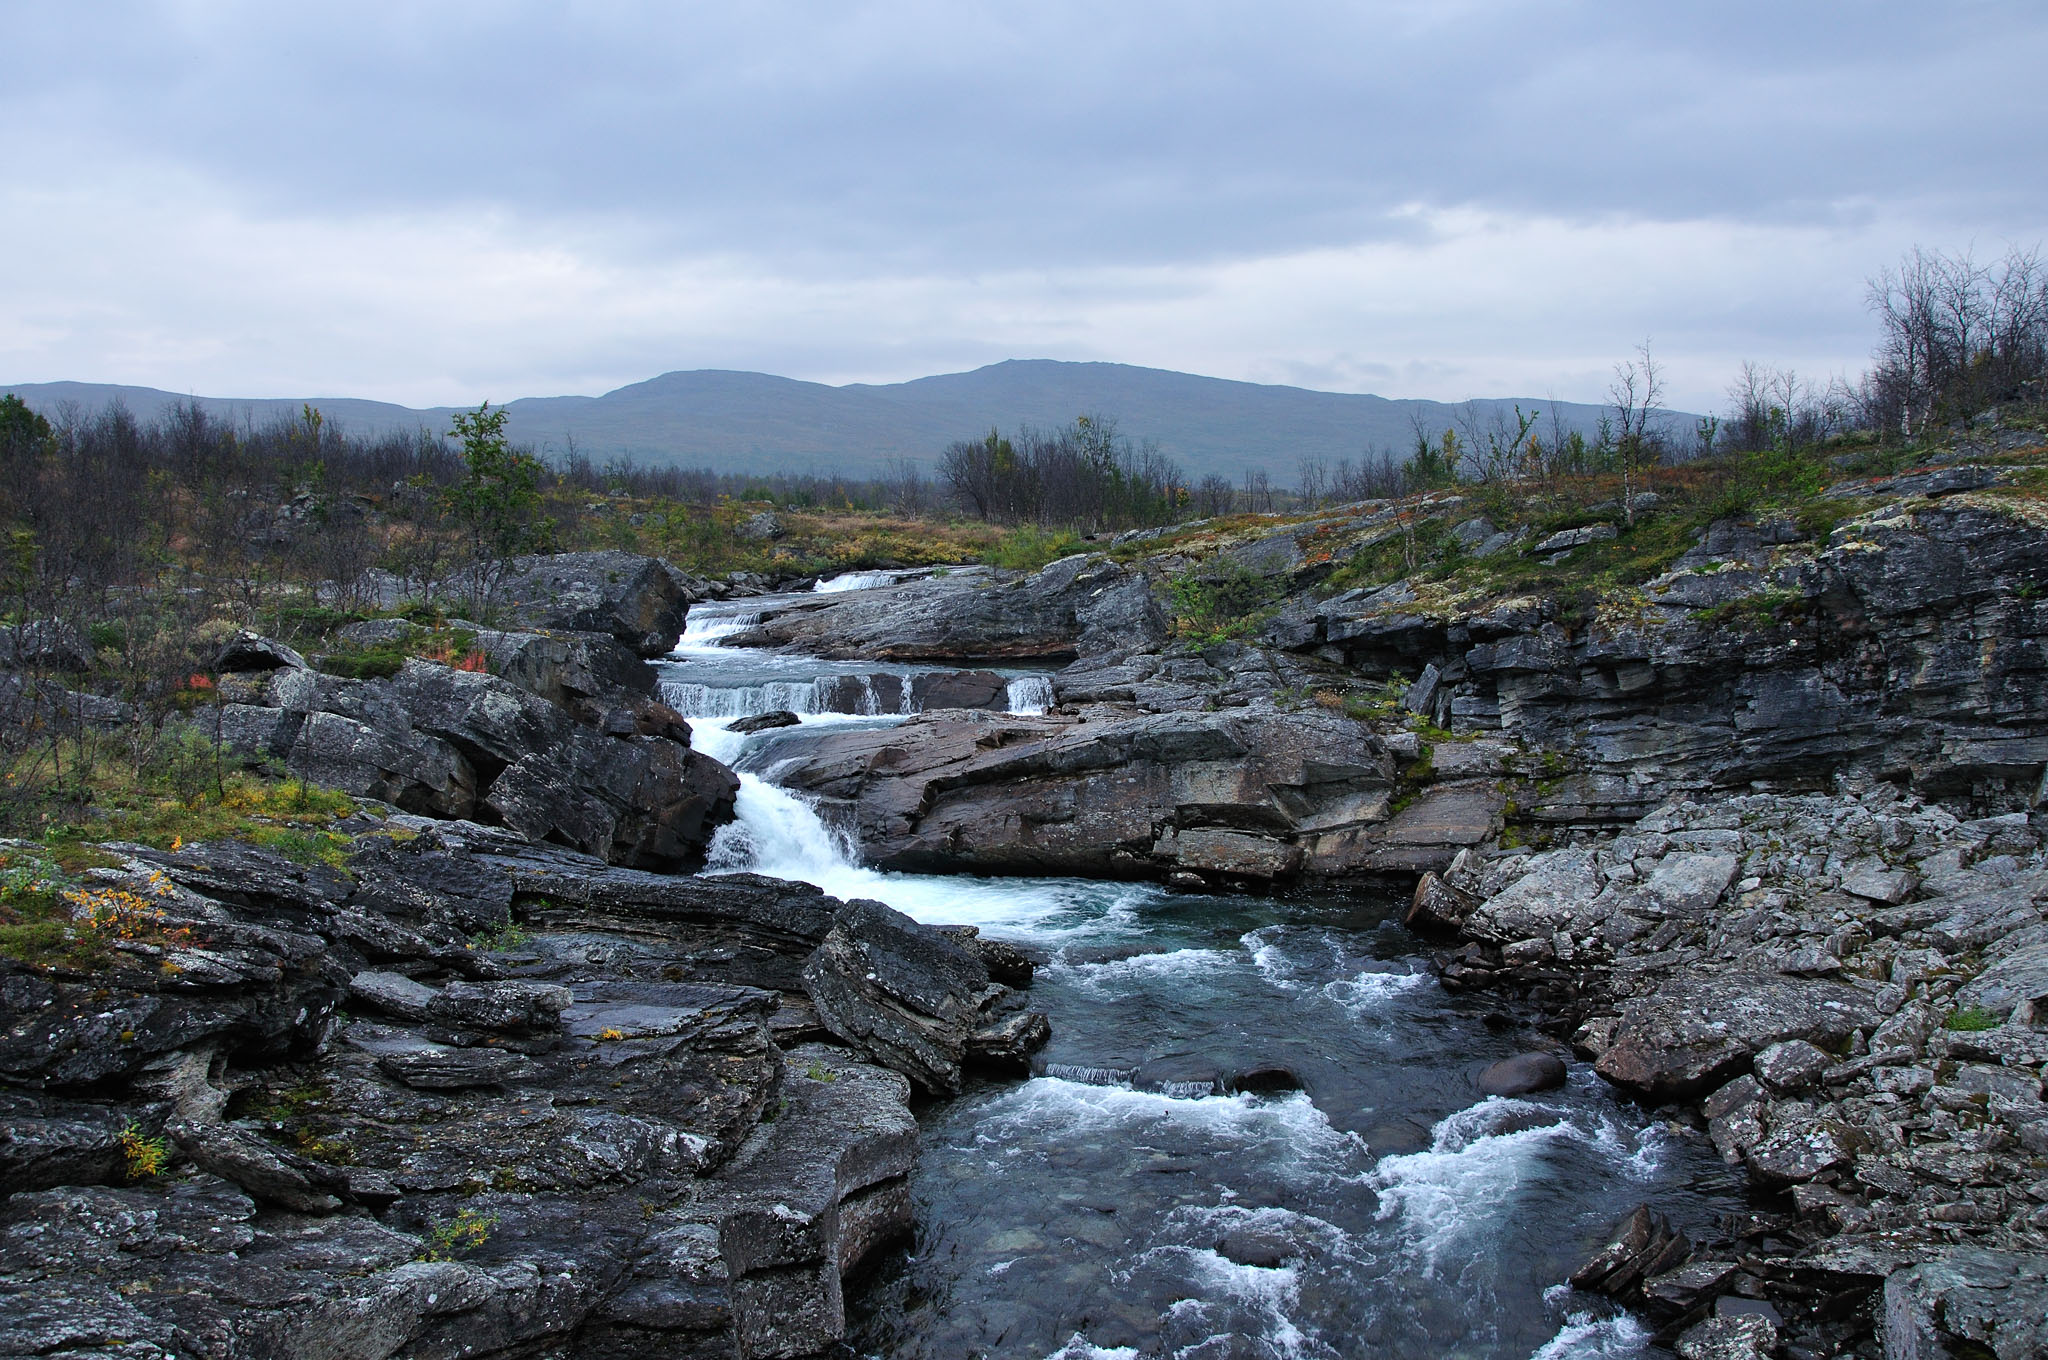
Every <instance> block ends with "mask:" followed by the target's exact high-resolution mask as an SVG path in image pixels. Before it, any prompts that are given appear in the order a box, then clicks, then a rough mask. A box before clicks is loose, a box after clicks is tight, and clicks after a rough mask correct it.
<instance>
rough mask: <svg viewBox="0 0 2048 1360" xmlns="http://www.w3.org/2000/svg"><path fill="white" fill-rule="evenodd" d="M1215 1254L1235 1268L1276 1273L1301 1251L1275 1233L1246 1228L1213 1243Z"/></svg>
mask: <svg viewBox="0 0 2048 1360" xmlns="http://www.w3.org/2000/svg"><path fill="white" fill-rule="evenodd" d="M1216 1254H1217V1255H1218V1256H1221V1257H1222V1258H1223V1259H1224V1260H1226V1261H1229V1262H1232V1263H1233V1264H1236V1265H1240V1266H1251V1267H1253V1268H1254V1269H1258V1270H1277V1269H1279V1268H1280V1267H1281V1266H1284V1265H1286V1264H1287V1263H1288V1262H1289V1261H1291V1260H1294V1259H1295V1258H1296V1257H1297V1256H1299V1255H1300V1254H1301V1248H1300V1246H1299V1245H1298V1244H1297V1243H1295V1242H1294V1241H1293V1240H1292V1239H1291V1238H1289V1237H1288V1236H1287V1235H1286V1234H1285V1233H1283V1232H1280V1231H1278V1230H1277V1229H1272V1228H1261V1227H1259V1226H1257V1225H1256V1224H1247V1225H1246V1226H1244V1227H1240V1228H1233V1229H1231V1230H1230V1231H1229V1232H1227V1233H1225V1234H1224V1235H1223V1236H1222V1237H1221V1238H1219V1239H1217V1242H1216Z"/></svg>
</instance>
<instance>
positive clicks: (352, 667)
mask: <svg viewBox="0 0 2048 1360" xmlns="http://www.w3.org/2000/svg"><path fill="white" fill-rule="evenodd" d="M313 664H314V666H315V667H317V668H318V669H319V670H321V671H322V672H324V673H326V674H328V675H338V676H340V677H341V678H342V679H344V680H388V679H390V678H391V677H392V676H394V675H396V674H398V672H399V671H401V670H403V669H404V668H405V653H404V652H401V651H398V650H397V649H395V648H377V649H375V650H371V651H361V652H327V653H324V654H323V655H321V656H319V657H316V658H315V659H314V662H313Z"/></svg>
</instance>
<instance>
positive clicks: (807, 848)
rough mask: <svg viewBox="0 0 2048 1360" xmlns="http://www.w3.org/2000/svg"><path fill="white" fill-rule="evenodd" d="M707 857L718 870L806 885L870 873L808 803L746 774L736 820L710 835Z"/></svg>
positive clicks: (741, 779)
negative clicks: (849, 875) (791, 880)
mask: <svg viewBox="0 0 2048 1360" xmlns="http://www.w3.org/2000/svg"><path fill="white" fill-rule="evenodd" d="M708 859H709V863H710V867H711V868H712V869H713V870H714V871H715V870H725V871H728V872H733V871H742V870H743V871H745V872H748V873H756V874H768V875H770V876H772V877H775V878H794V879H798V880H800V881H802V882H805V883H816V882H818V881H819V878H820V877H821V876H829V877H833V878H838V877H842V876H845V875H848V874H851V875H861V874H866V873H868V872H869V871H867V870H863V869H860V868H859V867H858V866H856V865H855V863H854V857H853V852H852V847H851V846H850V845H848V844H847V839H846V837H844V836H842V835H837V834H835V833H834V832H833V831H832V829H831V828H830V827H828V826H826V825H825V823H824V820H823V819H822V818H820V817H819V816H818V814H817V812H816V811H815V810H814V809H813V808H812V807H811V805H810V804H809V803H806V802H805V801H804V800H803V799H801V798H799V797H797V796H796V795H795V794H793V793H791V792H790V791H789V790H787V789H778V788H776V787H775V786H774V785H773V784H770V783H768V782H767V781H766V780H764V779H762V778H761V777H760V776H759V775H753V774H746V773H742V774H741V775H740V791H739V796H738V798H737V799H736V800H735V803H734V820H733V821H731V822H728V823H726V824H725V825H724V826H722V827H720V828H718V831H717V833H716V834H715V835H713V836H712V838H711V851H710V854H709V856H708Z"/></svg>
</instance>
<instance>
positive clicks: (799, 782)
mask: <svg viewBox="0 0 2048 1360" xmlns="http://www.w3.org/2000/svg"><path fill="white" fill-rule="evenodd" d="M799 752H800V753H801V755H802V763H801V764H800V765H797V766H796V767H794V768H793V769H792V770H791V771H790V772H788V773H786V774H785V775H784V780H785V782H787V783H789V784H790V785H792V786H793V787H796V788H799V789H802V790H804V791H806V792H809V793H814V794H819V795H822V796H824V797H825V798H826V799H829V800H834V801H836V802H837V803H840V804H843V805H845V806H846V807H847V809H848V810H849V811H850V813H851V816H852V819H853V821H854V823H855V825H856V827H857V829H858V832H859V836H860V840H861V844H862V846H863V847H864V848H865V850H866V852H867V854H868V855H869V856H870V857H871V858H872V859H873V860H874V861H875V862H876V863H878V864H881V865H884V866H886V867H890V868H902V869H921V870H934V869H937V870H954V869H966V870H974V871H996V872H1029V873H1079V874H1096V875H1102V876H1111V877H1128V876H1132V875H1139V874H1144V875H1154V874H1156V875H1161V876H1163V875H1165V874H1167V873H1170V872H1174V871H1192V872H1197V873H1202V874H1205V875H1216V876H1219V877H1223V878H1232V879H1263V880H1271V879H1274V878H1284V877H1291V876H1293V875H1294V874H1296V873H1298V872H1307V873H1317V874H1328V873H1341V872H1347V871H1351V870H1355V869H1357V868H1360V867H1362V866H1364V865H1366V864H1367V863H1368V862H1369V861H1370V859H1371V856H1372V853H1373V851H1374V849H1375V848H1376V842H1375V841H1374V840H1373V839H1372V838H1371V836H1370V835H1369V834H1367V833H1366V830H1365V829H1367V828H1371V827H1373V826H1376V825H1377V824H1378V823H1380V822H1382V821H1384V820H1386V819H1387V817H1388V815H1389V808H1388V803H1389V800H1390V797H1391V786H1392V771H1391V769H1390V766H1389V762H1388V759H1387V756H1386V753H1385V751H1384V748H1383V747H1381V745H1380V744H1379V742H1378V741H1377V739H1376V738H1375V737H1374V736H1373V735H1372V734H1371V732H1370V731H1369V730H1368V729H1366V728H1365V727H1363V726H1362V725H1360V724H1358V723H1356V722H1353V721H1352V720H1350V719H1348V718H1345V717H1342V716H1341V715H1336V714H1326V713H1313V714H1277V713H1272V712H1257V711H1238V712H1228V711H1226V712H1219V713H1170V714H1148V715H1141V716H1137V717H1130V718H1120V719H1110V720H1102V719H1093V720H1090V719H1075V718H1064V717H1015V716H1013V717H976V716H967V715H961V714H953V713H943V714H938V715H932V716H926V717H918V718H913V719H911V720H910V721H908V722H906V723H904V724H902V725H901V726H898V727H893V728H888V729H879V730H868V731H848V732H841V731H831V732H827V733H826V734H824V735H822V736H820V737H818V738H816V739H815V740H809V741H806V743H805V744H804V745H803V746H802V747H795V746H789V745H783V746H778V748H777V755H778V758H780V757H784V756H790V755H795V754H798V753H799ZM1445 858H1446V859H1448V854H1446V855H1445Z"/></svg>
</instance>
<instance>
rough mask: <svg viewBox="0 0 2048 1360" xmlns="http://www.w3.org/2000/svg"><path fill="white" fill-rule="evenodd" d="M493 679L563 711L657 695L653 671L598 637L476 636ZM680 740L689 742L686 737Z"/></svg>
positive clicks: (620, 647) (498, 633)
mask: <svg viewBox="0 0 2048 1360" xmlns="http://www.w3.org/2000/svg"><path fill="white" fill-rule="evenodd" d="M475 645H476V647H477V649H478V650H479V651H481V652H482V653H483V654H484V656H485V658H486V660H487V661H488V663H489V665H490V670H491V674H492V675H495V676H497V677H498V678H499V679H501V680H503V681H505V682H506V683H507V684H510V685H516V686H517V687H518V688H520V689H523V690H525V691H526V692H527V693H528V694H531V695H534V696H535V697H536V698H541V699H545V700H547V701H548V702H549V703H551V704H555V705H558V706H560V707H562V708H573V707H574V706H576V705H577V704H578V703H580V702H583V701H587V700H594V699H601V698H618V697H622V696H627V695H639V696H642V697H644V698H651V697H652V696H653V694H654V692H655V677H654V669H653V667H651V666H649V665H648V664H647V663H646V662H645V661H643V660H641V659H640V656H639V654H638V653H636V652H635V651H634V650H633V649H632V648H631V647H628V646H627V645H626V644H624V643H622V642H620V641H618V640H617V639H615V638H612V637H609V636H606V635H604V634H599V633H524V632H507V631H501V630H498V629H493V628H485V629H480V630H478V631H477V633H476V643H475ZM684 740H688V738H687V737H685V738H684Z"/></svg>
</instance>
